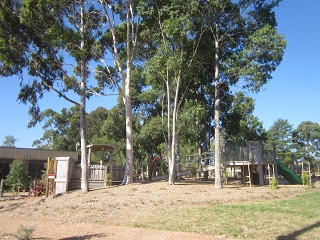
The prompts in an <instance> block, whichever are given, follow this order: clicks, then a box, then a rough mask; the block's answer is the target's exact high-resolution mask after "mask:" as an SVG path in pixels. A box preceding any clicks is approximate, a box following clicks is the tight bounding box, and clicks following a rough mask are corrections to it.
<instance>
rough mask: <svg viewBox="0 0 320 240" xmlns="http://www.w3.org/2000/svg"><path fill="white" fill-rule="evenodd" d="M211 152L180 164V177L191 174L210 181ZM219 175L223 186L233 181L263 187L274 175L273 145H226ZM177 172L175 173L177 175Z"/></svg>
mask: <svg viewBox="0 0 320 240" xmlns="http://www.w3.org/2000/svg"><path fill="white" fill-rule="evenodd" d="M214 164H215V161H214V152H209V153H206V152H204V153H201V152H199V153H198V154H195V155H190V156H187V157H186V159H185V161H184V162H182V163H180V166H181V169H182V171H183V172H184V175H186V174H188V172H187V171H189V173H190V174H192V173H193V174H194V175H195V178H196V179H198V180H200V181H201V180H203V179H205V177H204V176H207V179H210V178H211V179H213V178H214V169H215V165H214ZM221 170H222V172H221V176H222V177H223V179H224V182H225V183H228V179H237V180H239V181H241V182H242V184H245V185H248V186H251V185H253V184H254V185H265V184H270V181H271V180H272V179H273V178H275V177H277V176H278V171H277V162H276V149H275V145H273V144H269V143H261V142H248V143H245V144H237V143H226V144H224V146H223V149H222V151H221ZM179 175H181V173H180V174H179V173H178V176H179Z"/></svg>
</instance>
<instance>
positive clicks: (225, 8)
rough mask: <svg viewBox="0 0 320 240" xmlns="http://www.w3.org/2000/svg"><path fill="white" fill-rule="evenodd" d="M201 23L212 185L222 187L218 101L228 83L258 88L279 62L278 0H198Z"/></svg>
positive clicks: (267, 79) (266, 80) (281, 42)
mask: <svg viewBox="0 0 320 240" xmlns="http://www.w3.org/2000/svg"><path fill="white" fill-rule="evenodd" d="M199 2H200V3H201V4H200V6H201V10H200V11H201V14H202V17H203V21H204V22H203V24H204V26H205V27H206V29H207V31H208V32H210V33H211V41H212V45H211V46H212V51H210V49H208V54H209V55H208V56H207V59H210V57H211V59H212V60H211V66H212V71H211V72H212V73H213V78H212V80H211V81H210V83H209V84H211V85H212V86H214V127H215V134H214V139H215V187H216V188H222V184H221V169H220V165H221V162H220V130H221V117H220V114H221V112H220V105H221V101H222V99H223V98H224V95H221V93H222V92H223V91H227V92H229V91H230V90H229V89H230V87H231V86H236V87H239V88H244V89H247V90H249V91H256V92H257V91H259V90H260V88H261V87H262V86H263V85H264V84H265V83H267V82H268V81H269V80H270V79H271V78H272V76H271V73H272V72H273V71H274V70H275V69H276V67H277V66H278V65H279V64H280V62H281V60H282V56H283V52H284V48H285V46H286V42H285V40H284V39H283V36H281V35H279V34H278V33H277V30H276V28H275V27H276V18H275V13H274V12H273V9H274V7H276V6H277V5H278V4H279V2H280V0H237V1H233V0H209V1H207V0H206V1H204V0H203V1H202V0H201V1H199Z"/></svg>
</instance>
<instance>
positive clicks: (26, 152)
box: [0, 147, 78, 161]
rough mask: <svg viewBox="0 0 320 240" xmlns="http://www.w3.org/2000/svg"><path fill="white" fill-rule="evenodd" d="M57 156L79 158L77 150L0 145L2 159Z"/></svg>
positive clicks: (34, 158)
mask: <svg viewBox="0 0 320 240" xmlns="http://www.w3.org/2000/svg"><path fill="white" fill-rule="evenodd" d="M55 157H73V158H75V159H78V153H77V152H76V151H62V150H58V151H57V150H45V149H33V148H16V147H0V160H14V159H17V158H21V159H24V160H45V161H47V160H48V158H50V159H53V158H55Z"/></svg>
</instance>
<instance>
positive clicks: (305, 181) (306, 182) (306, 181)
mask: <svg viewBox="0 0 320 240" xmlns="http://www.w3.org/2000/svg"><path fill="white" fill-rule="evenodd" d="M301 180H302V184H303V185H307V186H308V185H310V176H309V174H308V173H306V172H303V173H302V174H301Z"/></svg>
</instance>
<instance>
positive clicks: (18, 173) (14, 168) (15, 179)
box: [4, 158, 29, 192]
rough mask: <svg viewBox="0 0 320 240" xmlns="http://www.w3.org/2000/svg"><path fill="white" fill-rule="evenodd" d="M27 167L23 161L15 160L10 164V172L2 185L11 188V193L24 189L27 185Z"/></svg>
mask: <svg viewBox="0 0 320 240" xmlns="http://www.w3.org/2000/svg"><path fill="white" fill-rule="evenodd" d="M28 175H29V173H28V165H27V164H26V162H25V161H24V160H23V159H20V158H18V159H15V160H14V161H13V162H12V163H11V164H10V172H9V174H8V176H7V178H6V179H5V181H4V183H5V184H6V185H8V186H10V187H11V190H12V191H17V192H18V191H19V190H20V189H25V188H26V187H27V186H28V183H29V176H28Z"/></svg>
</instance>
